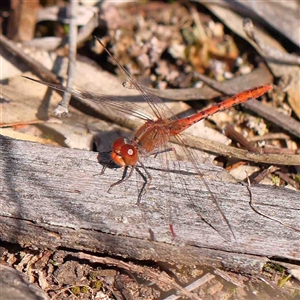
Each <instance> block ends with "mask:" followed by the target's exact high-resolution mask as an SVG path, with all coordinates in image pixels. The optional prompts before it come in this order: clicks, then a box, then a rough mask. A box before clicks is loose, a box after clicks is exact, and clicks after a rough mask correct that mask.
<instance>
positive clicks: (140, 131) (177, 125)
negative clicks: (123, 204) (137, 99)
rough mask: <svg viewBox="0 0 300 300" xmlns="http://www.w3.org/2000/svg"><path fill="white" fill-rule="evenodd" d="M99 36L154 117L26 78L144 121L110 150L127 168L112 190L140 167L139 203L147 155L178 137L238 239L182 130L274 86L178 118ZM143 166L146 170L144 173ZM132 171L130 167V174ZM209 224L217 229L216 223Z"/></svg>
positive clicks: (105, 99)
mask: <svg viewBox="0 0 300 300" xmlns="http://www.w3.org/2000/svg"><path fill="white" fill-rule="evenodd" d="M95 38H96V39H97V40H98V42H99V43H100V44H101V45H102V47H103V49H104V50H105V51H106V52H107V54H108V55H109V56H110V58H111V59H112V61H113V62H114V63H115V64H116V65H117V66H118V67H119V68H120V69H121V70H122V72H123V74H124V75H125V76H126V82H125V83H123V86H124V87H126V88H130V89H134V90H137V91H138V92H139V93H140V94H141V95H142V97H143V99H144V100H145V102H146V103H147V104H148V107H149V108H150V111H151V116H149V115H147V114H145V113H144V112H142V110H141V111H139V106H138V105H137V104H136V103H133V102H130V101H128V100H124V99H120V98H118V97H115V96H105V95H101V94H97V93H91V92H88V91H79V90H76V89H73V88H68V87H64V86H62V85H59V84H54V83H51V82H45V81H40V80H36V79H33V78H30V77H26V76H23V77H25V78H27V79H30V80H32V81H35V82H37V83H40V84H43V85H46V86H48V87H50V88H52V89H55V90H58V91H62V92H67V93H70V94H72V95H73V96H75V97H77V98H79V99H82V100H89V101H91V102H94V103H96V104H98V105H103V106H107V107H110V108H112V109H114V110H116V111H119V112H122V113H125V114H129V115H132V116H135V117H137V118H140V119H142V120H143V122H144V124H143V125H141V126H140V127H139V128H137V130H136V131H135V132H134V133H133V134H132V136H131V137H130V138H124V137H119V138H117V139H116V140H115V142H114V143H113V144H112V148H111V151H110V159H111V162H113V163H114V164H116V165H117V166H119V167H123V168H124V171H123V175H122V178H121V179H120V180H118V181H117V182H114V183H112V184H111V186H110V188H109V191H110V189H111V188H113V187H114V186H116V185H119V184H121V183H123V182H124V181H125V180H127V179H128V178H130V177H131V175H132V173H133V171H134V170H136V171H137V172H138V173H139V174H140V176H141V177H142V178H143V181H144V184H143V186H142V188H141V189H140V191H139V194H138V200H137V204H139V203H140V202H141V198H142V196H143V195H144V194H145V193H146V191H147V189H148V188H149V186H150V183H151V181H152V176H151V174H150V172H149V171H148V170H147V168H146V167H145V166H144V164H143V158H144V157H145V156H149V155H155V156H156V155H160V154H162V153H165V152H168V151H174V148H167V147H166V145H167V143H168V142H169V141H170V139H171V138H172V137H174V138H175V139H176V140H177V143H178V144H180V145H181V147H182V149H183V151H184V153H185V156H186V158H187V159H188V160H189V161H190V162H191V163H192V164H193V166H194V169H195V170H197V175H199V176H198V177H199V178H200V179H201V181H202V183H203V184H204V186H205V188H206V189H207V191H208V193H209V197H210V198H211V199H212V201H213V203H214V206H215V207H216V209H217V210H218V211H219V213H220V215H221V217H222V218H223V220H224V221H225V223H226V224H227V227H228V228H229V230H230V232H231V234H232V236H233V237H234V238H235V234H234V232H233V229H232V228H231V225H230V222H229V220H228V219H227V217H226V215H225V214H224V212H223V211H222V209H221V207H220V205H219V203H218V201H217V198H216V196H215V195H214V193H213V192H212V191H211V189H210V187H209V183H208V182H207V180H206V179H205V178H204V176H203V175H202V172H201V169H200V168H199V164H198V163H197V155H196V154H195V153H194V152H193V151H192V150H191V149H190V148H189V147H188V145H187V143H185V141H184V138H183V137H182V135H181V133H182V132H183V131H185V130H186V129H187V128H189V127H191V126H193V125H194V124H196V123H198V122H199V121H201V120H203V119H205V118H207V117H209V116H212V115H214V114H215V113H217V112H219V111H222V110H225V109H228V108H231V107H233V106H235V105H238V104H241V103H244V102H246V101H248V100H250V99H253V98H258V97H260V96H262V95H263V94H265V93H267V92H268V91H269V90H271V89H272V86H271V85H262V86H259V87H255V88H252V89H249V90H246V91H243V92H241V93H238V94H236V95H235V96H233V97H230V98H228V99H226V100H224V101H222V102H220V103H218V104H215V105H213V106H211V107H209V108H207V109H204V110H202V111H200V112H197V113H195V114H193V115H191V116H188V117H184V118H178V117H177V116H175V115H174V114H173V113H172V111H171V110H170V109H169V108H168V107H167V105H166V104H165V103H164V102H163V100H162V99H160V98H159V97H157V96H155V95H153V94H151V92H150V89H148V88H147V87H145V86H143V85H140V84H139V83H138V82H137V80H136V79H135V78H133V77H132V76H131V75H130V73H129V72H128V71H127V70H126V69H125V68H124V67H123V66H121V65H120V63H119V62H118V61H117V59H116V58H115V57H114V56H113V55H112V54H111V53H110V52H109V50H108V49H107V48H106V47H105V45H104V44H103V43H102V41H101V40H100V38H97V37H95ZM140 168H141V169H142V170H143V171H144V172H142V171H141V170H140ZM104 170H105V167H104V168H103V170H102V173H103V172H104ZM128 170H130V171H129V173H128ZM145 174H146V175H145ZM200 217H201V219H202V220H203V221H204V222H206V223H207V221H206V220H205V218H204V217H203V216H200ZM208 225H209V226H211V227H212V228H213V229H215V227H214V225H213V224H208ZM169 227H170V231H171V233H172V235H173V236H175V235H176V234H175V231H174V229H173V224H171V222H170V224H169ZM215 230H216V229H215Z"/></svg>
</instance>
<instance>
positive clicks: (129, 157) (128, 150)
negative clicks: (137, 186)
mask: <svg viewBox="0 0 300 300" xmlns="http://www.w3.org/2000/svg"><path fill="white" fill-rule="evenodd" d="M121 155H122V157H123V161H124V162H125V164H126V166H134V165H136V163H137V161H138V159H139V156H138V151H137V149H136V147H134V146H133V145H130V144H125V145H124V146H122V148H121Z"/></svg>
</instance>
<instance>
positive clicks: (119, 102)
mask: <svg viewBox="0 0 300 300" xmlns="http://www.w3.org/2000/svg"><path fill="white" fill-rule="evenodd" d="M23 77H24V78H26V79H29V80H32V81H34V82H37V83H40V84H43V85H46V86H48V87H50V88H52V89H54V90H57V91H61V92H67V93H70V94H71V95H72V96H74V97H76V98H78V99H80V100H88V101H90V102H93V103H95V104H97V105H99V106H106V107H109V108H111V109H113V110H116V111H119V112H122V113H124V114H127V115H129V116H134V117H136V118H138V119H141V120H144V121H146V120H149V119H152V118H153V116H152V115H151V113H150V112H149V111H148V110H146V109H145V108H143V107H141V106H139V105H138V104H136V103H134V102H132V101H129V100H125V99H123V98H121V97H118V96H106V95H101V94H98V93H92V92H88V91H80V90H76V89H73V88H69V87H64V86H62V85H60V84H55V83H51V82H46V81H41V80H36V79H33V78H30V77H27V76H23Z"/></svg>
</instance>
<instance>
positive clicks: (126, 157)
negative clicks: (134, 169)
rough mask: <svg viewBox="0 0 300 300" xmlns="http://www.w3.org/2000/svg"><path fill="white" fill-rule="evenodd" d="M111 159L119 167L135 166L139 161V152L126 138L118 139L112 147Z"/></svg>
mask: <svg viewBox="0 0 300 300" xmlns="http://www.w3.org/2000/svg"><path fill="white" fill-rule="evenodd" d="M111 158H112V160H113V161H114V162H115V163H116V164H118V165H119V166H122V167H125V166H134V165H136V163H137V161H138V159H139V156H138V150H137V148H136V147H135V146H133V145H132V144H130V143H128V142H127V140H126V139H125V138H118V139H116V140H115V142H114V143H113V145H112V152H111Z"/></svg>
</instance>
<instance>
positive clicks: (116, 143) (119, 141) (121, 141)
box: [112, 138, 126, 154]
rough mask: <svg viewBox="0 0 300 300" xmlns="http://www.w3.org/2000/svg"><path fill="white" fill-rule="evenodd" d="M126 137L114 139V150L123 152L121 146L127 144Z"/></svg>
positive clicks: (119, 152)
mask: <svg viewBox="0 0 300 300" xmlns="http://www.w3.org/2000/svg"><path fill="white" fill-rule="evenodd" d="M125 144H126V143H125V139H124V138H118V139H116V140H115V141H114V143H113V144H112V151H114V152H116V153H118V154H121V148H122V146H123V145H125Z"/></svg>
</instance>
